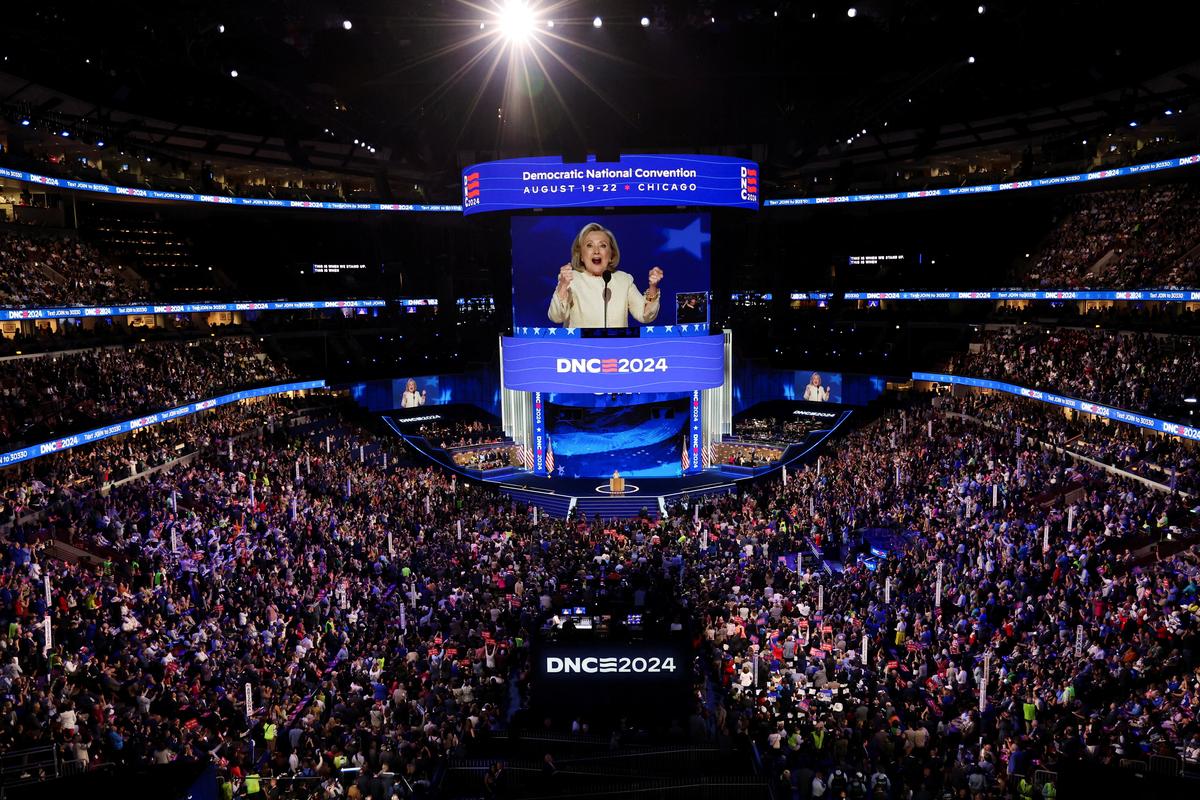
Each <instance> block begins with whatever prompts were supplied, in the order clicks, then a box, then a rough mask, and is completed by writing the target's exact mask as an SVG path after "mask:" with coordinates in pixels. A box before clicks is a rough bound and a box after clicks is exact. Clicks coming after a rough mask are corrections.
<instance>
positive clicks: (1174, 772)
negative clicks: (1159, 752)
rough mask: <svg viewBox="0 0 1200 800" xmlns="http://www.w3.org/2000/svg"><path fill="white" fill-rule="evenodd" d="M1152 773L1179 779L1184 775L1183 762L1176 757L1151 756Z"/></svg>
mask: <svg viewBox="0 0 1200 800" xmlns="http://www.w3.org/2000/svg"><path fill="white" fill-rule="evenodd" d="M1150 771H1151V772H1153V773H1154V774H1155V775H1169V776H1170V777H1172V778H1177V777H1179V776H1180V775H1182V774H1183V760H1182V759H1180V758H1177V757H1176V756H1156V755H1152V756H1150Z"/></svg>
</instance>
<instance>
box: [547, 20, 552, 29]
mask: <svg viewBox="0 0 1200 800" xmlns="http://www.w3.org/2000/svg"><path fill="white" fill-rule="evenodd" d="M546 27H547V28H553V27H554V20H552V19H548V20H546Z"/></svg>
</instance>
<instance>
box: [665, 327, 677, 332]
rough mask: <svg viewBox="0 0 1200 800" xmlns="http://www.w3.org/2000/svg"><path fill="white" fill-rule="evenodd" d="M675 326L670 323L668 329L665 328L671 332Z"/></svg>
mask: <svg viewBox="0 0 1200 800" xmlns="http://www.w3.org/2000/svg"><path fill="white" fill-rule="evenodd" d="M674 327H675V326H674V325H668V326H667V327H666V329H665V330H666V332H667V333H670V332H671V329H672V328H674Z"/></svg>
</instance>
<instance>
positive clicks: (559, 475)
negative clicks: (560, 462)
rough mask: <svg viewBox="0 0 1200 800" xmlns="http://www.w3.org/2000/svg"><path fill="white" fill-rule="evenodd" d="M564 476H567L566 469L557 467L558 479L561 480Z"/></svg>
mask: <svg viewBox="0 0 1200 800" xmlns="http://www.w3.org/2000/svg"><path fill="white" fill-rule="evenodd" d="M566 474H567V468H566V467H559V468H558V477H560V478H561V477H562V476H563V475H566Z"/></svg>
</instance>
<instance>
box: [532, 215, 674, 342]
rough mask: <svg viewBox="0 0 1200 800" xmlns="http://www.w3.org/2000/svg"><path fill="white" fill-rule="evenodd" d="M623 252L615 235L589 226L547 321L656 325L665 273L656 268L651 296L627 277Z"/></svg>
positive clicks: (575, 249) (564, 272)
mask: <svg viewBox="0 0 1200 800" xmlns="http://www.w3.org/2000/svg"><path fill="white" fill-rule="evenodd" d="M620 263H621V251H620V249H619V248H618V247H617V239H616V237H615V236H613V234H612V231H609V230H607V229H606V228H605V227H604V226H602V225H600V224H598V223H595V222H589V223H588V224H587V225H584V226H583V230H581V231H580V232H579V235H578V236H576V237H575V241H574V242H573V243H572V244H571V263H570V264H564V265H563V267H562V269H560V270H559V271H558V286H556V287H555V289H554V294H553V295H551V296H550V309H549V311H548V312H547V316H549V317H550V321H551V322H555V323H557V324H559V325H562V326H564V327H567V328H627V327H629V317H630V315H632V316H633V318H634V319H636V320H637V321H638V322H641V323H651V322H654V320H655V318H656V317H658V309H659V297H660V294H661V293H660V292H659V288H658V283H659V281H661V280H662V278H663V271H662V270H661V269H659V268H658V267H652V268H651V269H650V276H649V286H648V287H647V288H646V294H645V295H643V294H642V293H641V292H639V291H638V288H637V286H636V285H634V282H633V276H632V275H630V274H629V273H628V272H621V271H620V270H618V269H617V265H618V264H620Z"/></svg>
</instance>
